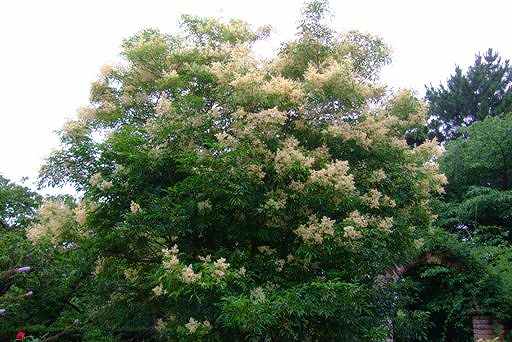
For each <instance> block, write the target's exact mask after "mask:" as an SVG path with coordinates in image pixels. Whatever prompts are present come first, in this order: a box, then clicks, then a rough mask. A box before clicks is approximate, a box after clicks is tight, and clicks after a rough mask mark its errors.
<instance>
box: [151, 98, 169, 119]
mask: <svg viewBox="0 0 512 342" xmlns="http://www.w3.org/2000/svg"><path fill="white" fill-rule="evenodd" d="M171 110H172V103H171V101H170V100H168V99H167V98H165V97H163V96H162V97H161V98H160V99H159V100H158V103H157V104H156V107H155V113H156V114H158V115H160V116H162V115H165V114H168V113H170V112H171Z"/></svg>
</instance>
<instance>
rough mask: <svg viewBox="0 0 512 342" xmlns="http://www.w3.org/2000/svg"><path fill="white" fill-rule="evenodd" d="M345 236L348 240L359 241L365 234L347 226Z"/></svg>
mask: <svg viewBox="0 0 512 342" xmlns="http://www.w3.org/2000/svg"><path fill="white" fill-rule="evenodd" d="M343 231H344V233H343V236H344V237H346V238H348V239H352V240H354V239H359V238H360V237H362V236H363V234H362V233H361V232H360V231H357V230H356V229H355V228H354V227H352V226H346V227H344V228H343Z"/></svg>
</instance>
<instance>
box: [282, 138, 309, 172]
mask: <svg viewBox="0 0 512 342" xmlns="http://www.w3.org/2000/svg"><path fill="white" fill-rule="evenodd" d="M314 161H315V160H314V159H313V158H312V157H307V156H305V155H304V154H303V153H302V151H301V150H300V149H299V142H298V141H297V139H295V138H287V139H286V140H285V141H284V143H283V146H282V147H281V148H280V149H279V150H278V151H277V152H276V156H275V158H274V162H275V168H276V171H277V173H278V174H279V175H284V174H285V173H286V172H287V171H288V170H289V169H290V168H291V167H292V166H293V165H295V164H298V165H303V166H306V167H311V165H313V163H314Z"/></svg>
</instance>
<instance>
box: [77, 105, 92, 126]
mask: <svg viewBox="0 0 512 342" xmlns="http://www.w3.org/2000/svg"><path fill="white" fill-rule="evenodd" d="M77 112H78V120H80V121H81V122H83V123H89V122H91V121H94V120H95V119H96V109H95V108H93V107H80V108H78V111H77Z"/></svg>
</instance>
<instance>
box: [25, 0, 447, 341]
mask: <svg viewBox="0 0 512 342" xmlns="http://www.w3.org/2000/svg"><path fill="white" fill-rule="evenodd" d="M327 14H328V11H327V4H326V3H325V2H324V1H311V2H308V3H307V4H306V6H305V8H304V11H303V13H302V17H301V19H300V20H299V29H298V34H297V36H296V37H295V39H294V40H293V41H291V42H286V43H284V44H283V45H282V49H281V50H280V51H279V52H278V53H277V55H276V56H274V58H272V59H270V60H261V59H258V58H257V57H256V56H255V55H254V54H253V53H252V51H251V46H252V44H253V43H254V42H255V41H256V40H258V39H262V38H264V37H266V36H267V35H268V28H262V29H256V30H255V29H253V28H251V27H250V26H249V25H248V24H246V23H244V22H242V21H239V20H231V21H227V22H223V21H219V20H216V19H212V18H199V17H193V16H185V17H183V18H182V28H183V31H182V32H181V33H178V34H173V35H164V34H161V33H160V32H158V31H155V30H145V31H142V32H140V33H138V34H136V35H135V36H133V37H131V38H129V39H127V40H125V41H124V43H123V46H122V48H123V50H122V56H123V57H124V60H123V62H122V63H121V64H120V65H119V66H115V67H112V66H105V67H103V68H102V70H101V76H100V78H99V80H98V81H96V82H94V83H93V85H92V89H91V104H90V105H89V106H88V107H85V108H83V109H81V110H80V113H79V118H78V119H77V120H74V121H71V122H68V123H67V124H66V125H65V127H64V128H63V130H62V132H61V134H60V137H61V140H62V146H61V148H60V149H59V150H58V151H56V152H55V153H53V154H52V155H51V156H50V157H49V158H48V160H47V163H46V164H45V166H44V167H43V169H42V173H41V181H42V183H43V184H48V185H57V186H58V185H61V184H64V183H70V184H72V185H73V186H74V187H75V189H76V190H77V191H79V193H80V194H82V198H81V201H80V203H79V204H78V206H77V207H76V208H73V211H72V210H71V208H70V207H68V206H66V205H64V204H63V203H60V202H48V203H45V205H44V206H43V207H42V208H41V210H40V215H39V217H38V221H37V222H36V223H35V224H33V225H32V226H31V227H30V228H29V229H28V231H27V237H28V238H29V240H30V241H31V243H32V244H33V245H34V248H35V249H37V250H39V249H41V250H43V251H48V250H49V248H50V247H48V246H52V247H51V248H53V249H52V250H54V253H55V255H56V259H57V260H62V258H66V255H69V256H68V257H67V258H69V260H72V261H73V262H74V263H73V264H72V267H70V268H59V267H60V266H59V265H60V264H59V263H56V264H55V267H56V269H59V270H60V271H59V274H60V275H64V276H65V277H64V278H59V277H57V279H62V281H58V282H57V283H59V284H61V285H62V287H59V288H61V289H62V290H60V291H59V293H66V295H64V296H61V297H59V296H56V295H55V296H51V298H52V300H53V299H56V302H59V303H65V304H66V306H62V305H60V306H56V307H58V310H55V311H52V314H51V317H52V319H50V320H47V321H46V322H45V323H43V324H47V326H46V327H47V329H48V330H50V329H51V330H54V329H59V328H60V329H61V328H63V327H69V328H66V329H69V331H73V332H75V333H76V332H78V333H79V334H81V336H82V338H84V339H89V340H94V341H97V340H101V339H122V338H135V339H143V338H146V339H147V338H154V339H158V338H161V339H171V340H175V339H180V340H200V339H204V340H227V339H234V340H247V339H256V340H257V339H267V340H307V339H313V340H334V339H337V340H346V341H358V340H360V341H375V340H382V339H384V338H386V336H388V334H389V332H390V331H389V330H390V329H389V320H390V318H391V316H392V315H393V312H394V307H393V304H392V303H393V301H394V298H395V297H394V294H393V292H392V291H388V289H389V284H388V281H387V279H386V278H387V274H388V270H390V269H392V268H394V267H395V266H396V265H401V264H403V263H405V262H408V261H410V260H412V259H414V258H415V257H416V256H417V254H418V253H420V252H421V250H420V249H419V248H420V247H421V245H422V238H424V237H426V235H427V232H428V231H429V228H430V226H431V223H432V219H433V216H432V212H431V210H430V200H431V196H432V194H433V193H438V192H442V191H443V186H444V185H445V183H446V179H445V177H444V176H443V175H442V174H441V173H440V172H439V170H438V165H437V163H436V157H437V156H438V155H439V152H440V147H439V146H438V145H437V143H436V142H435V141H426V142H425V143H424V144H422V145H419V146H416V147H414V148H412V147H410V146H409V145H408V144H407V143H406V141H405V139H404V136H405V135H406V134H407V132H409V131H410V130H411V128H414V127H417V126H418V125H420V124H422V123H424V119H425V116H426V112H425V108H426V107H425V106H424V105H423V104H421V102H419V101H418V100H417V99H415V98H414V96H413V95H412V93H411V92H408V91H403V92H399V93H396V94H389V93H387V92H386V89H385V88H384V87H383V86H382V85H380V84H379V83H378V82H376V80H377V79H378V73H379V69H380V67H381V66H383V65H384V64H386V63H387V62H388V61H389V54H388V53H389V49H388V48H387V47H386V45H385V44H384V43H383V42H382V40H381V39H380V38H378V37H375V36H372V35H369V34H361V33H357V32H350V33H346V34H337V33H335V32H333V31H332V30H331V29H330V28H328V26H326V25H325V23H324V18H325V16H326V15H327ZM385 95H389V96H385ZM68 253H69V254H68ZM91 264H94V266H92V265H91ZM50 265H53V264H50ZM383 280H384V281H383ZM76 284H79V285H76ZM59 298H60V299H59ZM44 307H48V306H44ZM53 307H54V306H53V305H52V306H50V309H51V308H53ZM17 312H18V313H19V314H20V315H22V314H23V313H24V312H25V311H23V310H21V309H20V310H18V311H17Z"/></svg>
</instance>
